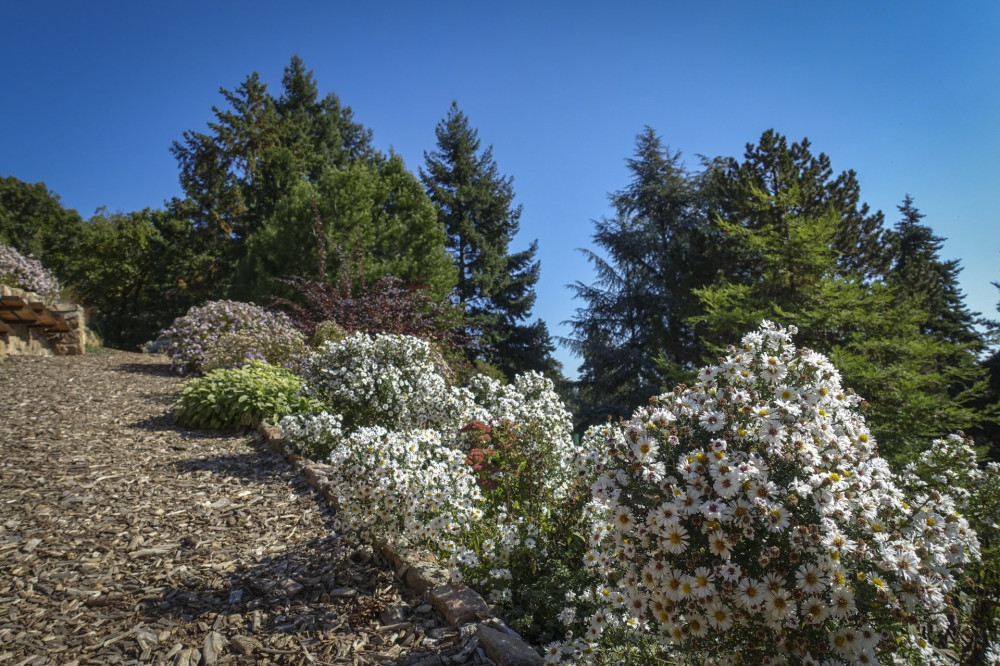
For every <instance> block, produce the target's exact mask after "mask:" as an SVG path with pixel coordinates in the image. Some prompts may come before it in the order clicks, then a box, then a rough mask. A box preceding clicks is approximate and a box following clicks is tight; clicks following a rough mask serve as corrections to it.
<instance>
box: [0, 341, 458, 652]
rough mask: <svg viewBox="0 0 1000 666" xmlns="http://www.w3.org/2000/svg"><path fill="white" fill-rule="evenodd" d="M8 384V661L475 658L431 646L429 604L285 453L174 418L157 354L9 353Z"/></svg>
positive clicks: (173, 382) (3, 587)
mask: <svg viewBox="0 0 1000 666" xmlns="http://www.w3.org/2000/svg"><path fill="white" fill-rule="evenodd" d="M0 386H2V387H3V392H4V398H3V402H4V405H5V406H8V410H7V411H6V412H5V415H4V419H2V420H0V442H3V456H0V516H2V517H0V663H3V664H24V665H25V666H27V665H29V664H34V663H38V664H43V663H46V664H61V665H65V666H70V665H72V666H80V665H83V664H139V663H142V664H147V663H148V664H170V665H173V664H177V665H178V666H180V665H181V664H184V665H185V666H192V664H197V663H198V662H199V660H200V661H201V662H209V661H212V660H217V661H216V663H219V664H223V663H226V664H233V665H242V664H249V663H253V660H254V659H264V660H265V661H266V662H267V663H269V664H276V665H279V666H282V665H292V664H295V665H299V664H312V663H315V664H333V663H337V664H351V663H358V664H375V663H393V664H400V665H408V666H412V665H413V664H416V663H418V662H421V661H424V662H425V663H432V662H433V663H438V664H440V663H466V662H465V661H455V660H454V658H456V657H459V656H461V657H462V659H471V658H473V656H472V652H470V647H471V646H472V643H471V642H469V641H468V640H466V641H465V642H464V643H463V637H462V636H460V635H459V634H457V633H456V632H450V633H448V632H445V631H444V630H443V628H442V632H440V633H438V634H437V638H436V639H434V641H433V642H434V646H433V647H429V646H428V645H427V644H425V641H424V638H425V634H426V633H427V632H429V631H431V630H432V629H435V628H441V627H440V626H439V625H438V624H436V622H435V620H433V617H432V615H431V614H430V613H429V609H428V608H427V607H426V606H421V600H420V599H419V598H418V597H417V596H416V595H415V593H413V592H412V591H411V590H409V589H407V588H406V587H405V586H404V585H403V584H402V583H401V582H399V580H398V579H397V578H396V577H395V576H394V575H393V572H392V571H391V570H390V569H388V568H383V567H381V566H379V565H378V563H377V561H378V560H379V558H372V557H371V556H370V554H369V555H365V553H370V549H368V548H367V547H364V546H361V545H359V544H357V543H356V542H351V540H350V539H346V538H343V537H342V536H340V535H337V534H335V533H334V532H333V529H332V523H333V514H332V510H331V509H330V508H329V505H328V504H327V502H326V500H324V499H322V498H321V497H320V495H319V494H318V493H315V492H313V491H312V490H311V489H310V488H309V486H307V485H306V484H305V482H304V480H303V479H302V478H301V477H300V476H299V475H298V474H296V472H295V471H294V469H293V468H292V466H291V465H289V464H288V463H287V462H286V461H284V460H282V459H281V458H279V457H278V456H276V455H275V454H273V453H271V452H270V450H269V449H267V448H266V447H265V446H264V445H263V444H259V443H254V444H250V445H248V438H247V437H246V436H245V435H242V434H235V433H229V434H220V433H215V432H207V431H194V430H186V429H183V428H179V427H177V426H175V425H174V424H173V422H172V420H171V417H170V409H171V404H172V403H173V401H174V400H175V399H176V396H177V394H178V392H179V386H180V380H179V379H178V378H177V377H175V376H173V375H171V374H170V373H169V371H168V368H167V361H166V358H165V357H163V356H149V355H143V354H132V353H127V352H117V351H107V352H102V353H99V354H89V355H85V356H75V357H41V358H40V357H8V358H6V359H4V360H3V362H2V363H0ZM358 553H361V554H362V555H365V556H358ZM352 555H354V557H353V558H352ZM390 606H392V607H397V608H398V609H399V613H401V615H399V614H397V613H392V614H386V615H385V617H386V620H390V619H391V620H393V621H392V622H385V623H380V620H379V616H380V614H381V613H382V611H384V610H385V609H386V608H388V607H390ZM418 610H419V613H418ZM417 615H419V617H417V618H416V619H414V617H415V616H417ZM411 620H412V621H413V624H412V625H411V623H410V621H411ZM427 623H429V625H428V624H427ZM383 624H385V625H390V626H382V625H383ZM380 629H381V631H380ZM238 636H243V637H244V638H245V639H246V641H244V643H243V645H244V646H249V647H253V646H254V645H259V646H260V649H259V651H258V652H256V653H255V654H256V656H255V657H248V656H240V655H239V654H238V653H237V647H236V644H234V639H235V638H236V637H238ZM390 638H391V639H392V640H387V639H390ZM376 639H377V640H376ZM236 642H237V643H239V641H238V640H237V641H236ZM248 659H249V660H250V661H247V660H248ZM470 663H471V662H470Z"/></svg>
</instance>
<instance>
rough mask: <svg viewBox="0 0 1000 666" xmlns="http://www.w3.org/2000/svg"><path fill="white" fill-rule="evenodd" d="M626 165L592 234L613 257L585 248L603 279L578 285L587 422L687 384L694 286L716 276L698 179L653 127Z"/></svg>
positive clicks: (577, 345) (694, 355)
mask: <svg viewBox="0 0 1000 666" xmlns="http://www.w3.org/2000/svg"><path fill="white" fill-rule="evenodd" d="M627 163H628V168H629V171H630V172H631V173H632V180H631V182H630V183H629V185H628V186H627V187H626V188H625V189H622V190H620V191H617V192H614V193H612V194H611V195H609V199H610V201H611V204H612V206H613V207H614V209H615V215H614V217H612V218H605V219H602V220H600V221H598V222H597V223H596V232H595V234H594V236H593V238H594V242H595V244H596V245H597V246H599V247H600V248H602V249H603V250H604V252H605V253H606V254H607V258H603V257H601V256H600V255H598V254H597V253H596V252H593V251H586V254H587V257H588V259H589V260H590V261H591V262H592V263H593V265H594V269H595V271H596V273H597V280H596V282H595V284H593V285H585V284H583V283H580V282H578V283H577V284H576V285H575V286H574V287H573V288H574V290H575V291H576V297H577V298H580V299H581V300H583V301H584V302H585V303H586V304H587V305H586V307H583V308H579V309H578V310H577V314H576V317H575V318H574V320H573V321H572V325H573V333H574V337H573V339H571V340H569V341H568V342H569V343H570V345H571V347H572V348H573V350H574V352H576V353H577V354H578V355H580V356H581V357H582V359H583V364H582V365H581V368H580V372H581V377H580V393H581V399H582V400H583V401H584V402H585V403H586V405H588V407H587V411H588V412H589V414H587V415H585V416H584V419H583V420H584V422H585V423H586V422H596V421H600V420H602V419H603V418H605V417H606V416H627V415H628V414H629V413H630V412H631V410H632V409H633V408H634V407H635V405H637V404H642V403H643V402H645V401H646V400H647V399H648V398H649V397H650V396H652V395H656V394H658V393H659V392H661V391H662V390H663V389H664V388H667V387H670V386H673V385H674V384H676V383H679V382H681V381H683V380H684V379H686V378H687V376H688V374H689V373H690V372H692V371H693V369H694V368H695V367H696V365H697V363H698V362H699V361H700V360H701V355H702V349H701V346H700V343H699V340H698V338H697V337H696V335H695V331H694V328H693V327H692V325H691V323H690V321H689V318H690V317H691V316H693V315H694V314H696V312H697V309H698V307H699V302H698V300H697V298H696V297H695V296H694V295H693V291H692V290H693V289H694V288H696V287H698V286H702V285H704V284H706V283H707V282H708V281H709V280H710V279H711V275H712V273H711V271H710V270H709V265H708V264H707V262H706V261H705V260H704V257H705V256H706V254H705V252H706V245H707V241H708V237H707V235H706V232H707V225H706V224H705V222H704V217H703V215H702V213H701V207H700V205H699V203H698V192H697V189H696V180H695V178H694V177H693V176H692V175H690V174H689V173H688V172H687V171H686V170H685V168H684V167H683V165H682V164H681V161H680V154H679V153H676V152H671V151H670V150H669V149H668V148H666V147H665V146H664V145H663V143H662V141H661V139H660V138H659V137H658V136H657V135H656V133H655V132H654V131H653V130H652V129H651V128H649V127H646V128H645V130H644V131H643V132H642V133H641V134H639V135H638V136H637V137H636V150H635V154H634V156H633V157H632V158H630V159H629V160H628V162H627Z"/></svg>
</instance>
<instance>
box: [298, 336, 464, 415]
mask: <svg viewBox="0 0 1000 666" xmlns="http://www.w3.org/2000/svg"><path fill="white" fill-rule="evenodd" d="M446 372H447V369H446V366H445V363H444V360H443V359H442V358H441V356H440V354H437V353H436V352H435V351H434V348H433V347H432V346H431V345H430V343H428V342H426V341H424V340H421V339H419V338H414V337H411V336H407V335H387V334H376V335H369V334H366V333H355V334H353V335H349V336H347V337H345V338H344V339H342V340H341V341H340V342H327V343H324V344H323V346H322V347H320V349H319V351H317V352H315V353H313V354H311V355H310V356H309V358H308V360H307V361H306V362H305V364H304V366H303V375H304V377H305V379H306V390H307V391H308V392H309V394H310V395H311V396H313V397H315V398H316V399H318V400H320V401H321V402H322V403H323V404H324V405H325V406H326V408H327V410H328V411H330V412H331V413H335V414H340V415H341V417H342V418H343V425H344V428H345V430H347V431H353V430H354V429H356V428H359V427H362V426H375V425H378V426H382V427H384V428H386V429H389V430H404V431H405V430H410V429H412V428H427V427H435V428H438V427H447V425H448V424H452V427H455V424H457V423H458V421H459V415H460V414H461V413H462V412H463V410H464V409H466V407H465V401H466V400H467V397H466V396H464V395H463V394H461V393H456V392H453V391H450V390H449V388H448V385H447V382H446V381H445V379H444V376H443V375H444V373H446Z"/></svg>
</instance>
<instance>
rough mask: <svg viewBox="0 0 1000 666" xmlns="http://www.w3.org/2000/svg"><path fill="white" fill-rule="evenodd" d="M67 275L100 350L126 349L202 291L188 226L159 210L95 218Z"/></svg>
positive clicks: (206, 276) (200, 257) (204, 272)
mask: <svg viewBox="0 0 1000 666" xmlns="http://www.w3.org/2000/svg"><path fill="white" fill-rule="evenodd" d="M74 264H75V265H74V269H73V271H72V274H71V276H70V278H71V282H70V284H71V287H72V292H73V294H74V296H75V298H76V299H77V300H79V301H80V302H82V303H83V304H84V305H85V306H86V307H87V308H88V310H89V311H90V313H91V316H90V325H91V326H92V327H94V328H95V329H96V330H97V331H99V332H100V334H101V336H102V337H103V338H104V340H105V342H106V344H107V345H108V346H111V347H116V348H119V349H128V350H134V349H136V348H137V347H138V346H139V345H141V344H142V343H143V342H146V341H148V340H151V339H153V338H154V337H156V334H157V332H158V331H160V330H161V329H162V328H164V327H165V326H167V325H168V324H169V323H170V322H171V321H173V319H174V318H175V317H178V316H180V315H181V314H183V313H184V312H185V311H186V310H187V309H188V308H190V307H191V306H192V305H194V304H195V303H198V302H201V301H203V300H204V298H205V297H206V296H207V294H208V293H209V291H210V283H211V272H210V261H209V260H208V259H207V257H206V256H205V255H204V254H203V253H202V250H201V248H200V247H199V243H198V239H197V236H196V234H195V231H194V229H193V228H192V227H191V224H190V223H189V222H187V221H185V220H181V219H178V218H176V217H174V216H173V215H171V214H169V213H167V212H166V211H162V210H152V209H149V208H147V209H145V210H142V211H138V212H133V213H127V214H122V213H113V214H109V213H107V212H105V211H102V212H101V213H99V214H98V215H95V216H94V217H93V218H91V219H90V221H89V222H88V223H87V225H86V227H85V228H84V233H83V236H82V240H81V243H80V253H79V256H78V258H77V259H76V261H75V262H74Z"/></svg>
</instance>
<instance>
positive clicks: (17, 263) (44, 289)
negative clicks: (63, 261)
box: [0, 244, 62, 300]
mask: <svg viewBox="0 0 1000 666" xmlns="http://www.w3.org/2000/svg"><path fill="white" fill-rule="evenodd" d="M0 284H5V285H7V286H10V287H15V288H17V289H25V290H27V291H33V292H35V293H36V294H39V295H41V296H43V297H44V298H45V299H47V300H56V299H58V298H59V292H60V291H61V290H62V286H60V284H59V280H57V279H56V276H55V275H53V274H52V272H51V271H49V270H48V269H47V268H45V267H44V266H42V263H41V262H40V261H38V260H37V259H32V258H30V257H25V256H23V255H22V254H21V253H20V252H18V251H17V250H15V249H14V248H12V247H10V246H9V245H3V244H0Z"/></svg>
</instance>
